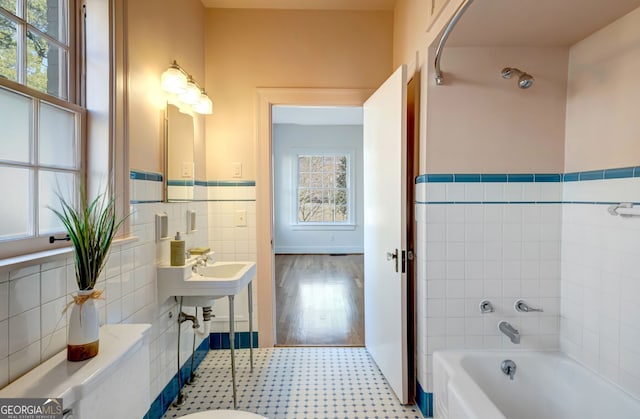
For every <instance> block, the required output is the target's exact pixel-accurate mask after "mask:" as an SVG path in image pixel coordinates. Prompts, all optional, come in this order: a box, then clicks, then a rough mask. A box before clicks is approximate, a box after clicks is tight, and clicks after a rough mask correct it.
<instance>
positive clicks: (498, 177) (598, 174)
mask: <svg viewBox="0 0 640 419" xmlns="http://www.w3.org/2000/svg"><path fill="white" fill-rule="evenodd" d="M631 177H640V166H630V167H617V168H611V169H603V170H587V171H584V172H569V173H482V174H474V173H427V174H423V175H420V176H418V177H416V179H415V183H416V184H418V183H458V182H460V183H462V182H465V183H471V182H483V183H491V182H504V183H507V182H521V183H529V182H576V181H581V180H601V179H624V178H631Z"/></svg>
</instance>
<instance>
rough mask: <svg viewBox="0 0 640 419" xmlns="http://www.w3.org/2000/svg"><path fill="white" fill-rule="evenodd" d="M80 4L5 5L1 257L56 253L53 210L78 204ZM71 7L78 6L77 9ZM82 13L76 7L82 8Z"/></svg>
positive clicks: (0, 70) (0, 54)
mask: <svg viewBox="0 0 640 419" xmlns="http://www.w3.org/2000/svg"><path fill="white" fill-rule="evenodd" d="M75 7H76V1H75V0H0V127H2V129H1V130H0V131H1V134H0V194H1V196H2V197H4V199H5V203H10V204H6V205H3V206H2V209H0V214H1V215H2V217H1V218H0V258H2V257H9V256H16V255H21V254H27V253H33V252H38V251H42V250H49V249H51V245H50V244H49V241H48V237H49V236H51V235H54V234H58V233H63V232H64V231H65V229H64V227H63V226H62V224H61V223H60V222H59V221H58V219H57V218H56V217H55V215H54V214H53V212H52V211H51V208H59V195H61V196H63V197H64V198H65V199H68V200H70V201H75V202H78V199H79V192H78V191H79V188H80V187H81V185H82V184H83V181H82V179H83V170H84V167H85V147H84V138H83V132H84V128H83V125H84V124H83V121H84V114H85V111H84V109H83V108H82V107H80V106H78V105H77V102H78V101H79V97H78V95H77V94H76V90H77V89H76V86H80V83H79V78H78V74H79V72H78V71H75V70H74V69H75V66H76V65H77V63H76V60H75V56H76V54H75V48H74V44H75V41H76V39H77V37H76V35H77V33H76V32H77V31H76V30H75V28H76V27H75V25H74V24H73V22H74V19H73V18H72V17H73V16H74V13H73V12H72V10H71V9H74V8H75ZM70 8H71V9H70ZM74 10H75V9H74Z"/></svg>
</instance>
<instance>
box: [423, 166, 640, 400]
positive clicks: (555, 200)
mask: <svg viewBox="0 0 640 419" xmlns="http://www.w3.org/2000/svg"><path fill="white" fill-rule="evenodd" d="M634 175H635V176H636V177H634ZM637 176H640V169H639V168H625V169H610V170H602V171H591V172H581V173H568V174H530V175H526V174H525V175H523V174H509V175H507V174H489V175H467V174H461V175H453V174H443V175H439V174H437V175H423V176H420V177H419V178H418V179H417V184H416V193H417V196H416V214H417V216H416V217H417V224H418V247H419V248H418V278H419V280H418V289H417V293H418V301H419V302H420V303H419V304H418V330H419V332H418V336H419V337H418V342H417V344H418V354H419V359H418V381H419V382H420V384H421V388H422V389H424V392H426V393H430V392H431V391H432V389H433V379H432V362H431V357H432V354H433V352H434V351H435V350H439V349H542V350H554V349H555V350H558V349H560V350H562V351H563V352H566V353H567V354H569V355H570V356H572V357H574V358H576V359H577V360H578V361H580V362H582V363H584V364H585V365H587V366H588V367H590V368H592V369H594V370H596V371H597V372H599V373H600V374H602V375H604V376H605V377H607V378H609V379H610V380H611V381H613V382H615V383H616V384H618V385H620V386H621V387H623V388H624V389H625V390H626V391H628V392H630V393H632V394H633V395H634V396H636V397H640V349H638V348H640V324H638V320H639V319H640V300H638V298H637V296H638V295H640V276H639V274H638V272H640V269H639V268H640V258H639V257H638V256H640V217H634V218H622V217H619V216H612V215H610V214H609V212H608V211H607V208H608V206H609V205H610V204H612V203H620V202H638V201H640V177H637ZM483 299H488V300H490V301H491V302H492V303H493V305H494V307H495V312H494V313H488V314H482V313H481V312H480V309H479V304H480V302H481V301H482V300H483ZM517 299H524V300H525V301H526V302H527V303H529V305H531V306H532V307H539V308H542V309H543V310H544V312H542V313H518V312H516V311H515V310H514V302H515V301H516V300H517ZM501 320H507V321H508V322H510V323H511V324H512V325H513V326H514V327H516V328H517V329H518V330H519V331H520V334H521V336H522V339H521V343H520V344H519V345H514V344H512V343H511V342H510V341H509V340H508V339H507V338H506V337H505V336H504V335H502V334H501V333H500V332H499V331H498V328H497V325H498V322H499V321H501ZM425 400H428V397H427V398H425ZM421 407H422V410H423V412H428V411H429V407H428V406H421Z"/></svg>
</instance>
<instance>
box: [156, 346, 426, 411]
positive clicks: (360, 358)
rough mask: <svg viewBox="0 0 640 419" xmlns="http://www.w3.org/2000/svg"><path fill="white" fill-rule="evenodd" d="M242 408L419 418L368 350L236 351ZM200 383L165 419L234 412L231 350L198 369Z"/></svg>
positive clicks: (213, 356)
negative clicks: (215, 411) (213, 411)
mask: <svg viewBox="0 0 640 419" xmlns="http://www.w3.org/2000/svg"><path fill="white" fill-rule="evenodd" d="M236 365H237V367H236V370H237V380H236V383H237V393H238V394H237V396H238V409H239V410H245V411H248V412H253V413H257V414H259V415H262V416H266V417H267V418H269V419H290V418H291V419H293V418H295V419H302V418H305V419H311V418H350V419H351V418H360V419H361V418H402V419H404V418H418V419H421V418H422V415H421V414H420V411H419V410H418V408H417V407H416V406H403V405H401V404H400V402H399V401H398V399H397V398H396V397H395V395H394V394H393V392H392V391H391V389H390V388H389V386H388V384H387V382H386V381H385V379H384V377H383V376H382V373H381V372H380V370H379V369H378V367H377V366H376V365H375V363H374V362H373V360H372V359H371V357H370V356H369V354H368V353H367V351H366V350H365V349H364V348H264V349H256V350H254V371H253V373H251V372H250V369H249V350H247V349H242V350H238V351H236ZM198 373H199V374H200V379H199V380H198V382H197V383H196V384H195V385H193V386H185V390H184V391H185V394H186V395H187V402H186V403H185V405H183V406H182V407H179V408H176V407H170V408H169V410H168V411H167V413H166V414H165V416H164V418H177V417H180V416H184V415H187V414H189V413H195V412H197V411H200V410H211V409H232V406H233V394H232V390H231V365H230V355H229V351H228V350H215V351H210V352H209V354H208V355H207V356H206V358H205V359H204V361H202V364H200V367H199V368H198Z"/></svg>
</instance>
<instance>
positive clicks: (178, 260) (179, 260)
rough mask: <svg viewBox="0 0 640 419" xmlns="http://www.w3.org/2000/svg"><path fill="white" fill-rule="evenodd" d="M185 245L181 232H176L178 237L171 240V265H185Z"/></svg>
mask: <svg viewBox="0 0 640 419" xmlns="http://www.w3.org/2000/svg"><path fill="white" fill-rule="evenodd" d="M184 258H185V245H184V240H182V237H180V232H179V231H178V232H176V237H175V239H174V240H171V266H184V263H185V259H184Z"/></svg>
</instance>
